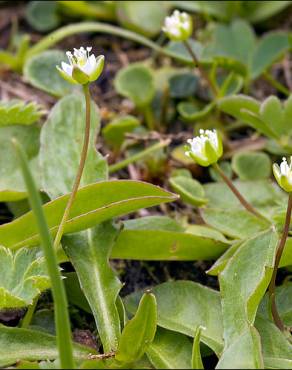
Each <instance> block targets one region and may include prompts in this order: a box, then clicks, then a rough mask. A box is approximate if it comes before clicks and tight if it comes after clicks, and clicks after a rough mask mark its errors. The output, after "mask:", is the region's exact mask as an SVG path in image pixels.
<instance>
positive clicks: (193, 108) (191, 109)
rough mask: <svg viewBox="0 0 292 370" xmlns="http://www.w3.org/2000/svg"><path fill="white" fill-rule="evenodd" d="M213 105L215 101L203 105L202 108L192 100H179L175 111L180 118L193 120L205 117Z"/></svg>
mask: <svg viewBox="0 0 292 370" xmlns="http://www.w3.org/2000/svg"><path fill="white" fill-rule="evenodd" d="M214 107H215V103H214V102H212V103H210V104H207V105H205V106H204V107H203V108H201V107H199V106H198V104H196V103H194V102H180V103H179V104H178V105H177V111H178V113H179V114H180V115H181V117H182V119H183V120H185V121H186V122H190V123H192V122H194V121H197V120H200V119H203V118H205V117H206V116H207V115H208V114H209V113H210V112H211V111H212V110H213V108H214Z"/></svg>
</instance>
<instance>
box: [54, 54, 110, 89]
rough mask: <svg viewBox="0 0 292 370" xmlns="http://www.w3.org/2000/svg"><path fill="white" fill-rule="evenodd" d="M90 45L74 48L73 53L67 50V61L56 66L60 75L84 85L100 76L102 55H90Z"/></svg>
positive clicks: (102, 62)
mask: <svg viewBox="0 0 292 370" xmlns="http://www.w3.org/2000/svg"><path fill="white" fill-rule="evenodd" d="M91 49H92V48H91V47H87V48H86V50H85V49H84V47H81V48H80V49H74V52H73V54H72V53H71V52H70V51H67V53H66V54H67V57H68V59H69V63H70V64H67V63H65V62H62V63H61V67H62V68H61V67H59V66H57V70H58V71H59V72H60V74H61V76H62V77H63V78H64V79H65V80H67V81H69V82H71V83H73V84H80V85H85V84H88V83H89V82H93V81H95V80H97V79H98V77H99V76H100V74H101V72H102V70H103V66H104V56H103V55H100V56H98V57H97V58H96V57H95V55H94V54H91V55H90V51H91Z"/></svg>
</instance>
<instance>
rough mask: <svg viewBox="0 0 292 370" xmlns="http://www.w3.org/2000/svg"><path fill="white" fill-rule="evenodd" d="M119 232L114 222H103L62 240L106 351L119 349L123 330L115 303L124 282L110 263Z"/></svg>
mask: <svg viewBox="0 0 292 370" xmlns="http://www.w3.org/2000/svg"><path fill="white" fill-rule="evenodd" d="M117 233H118V232H117V230H116V229H115V228H114V227H113V226H112V225H111V222H108V223H101V224H100V225H98V226H96V227H95V228H93V229H88V230H86V231H84V232H82V233H78V234H72V235H68V236H65V237H64V239H63V242H62V244H63V248H64V249H65V252H66V254H67V255H68V257H69V258H70V261H71V263H72V264H73V266H74V268H75V271H76V273H77V275H78V279H79V282H80V286H81V289H82V291H83V292H84V294H85V296H86V298H87V301H88V303H89V305H90V307H91V310H92V313H93V315H94V318H95V322H96V326H97V330H98V333H99V336H100V339H101V342H102V345H103V349H104V352H105V353H108V352H111V351H115V350H116V349H117V347H118V343H119V338H120V331H121V328H120V320H119V314H118V310H117V307H116V303H115V302H116V299H117V296H118V294H119V291H120V289H121V287H122V284H121V283H120V281H119V280H118V278H117V277H116V276H115V274H114V272H113V271H112V269H111V267H110V265H109V256H110V253H111V248H112V245H113V242H114V239H115V238H116V236H117Z"/></svg>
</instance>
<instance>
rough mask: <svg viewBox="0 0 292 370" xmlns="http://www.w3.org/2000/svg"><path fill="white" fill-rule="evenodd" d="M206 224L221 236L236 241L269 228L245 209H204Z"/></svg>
mask: <svg viewBox="0 0 292 370" xmlns="http://www.w3.org/2000/svg"><path fill="white" fill-rule="evenodd" d="M202 217H203V220H204V221H205V222H206V224H208V225H210V226H212V227H214V228H215V229H217V230H219V231H221V232H222V233H223V234H225V235H227V236H229V237H232V238H238V239H245V238H248V237H250V236H252V235H254V234H256V233H258V232H260V231H263V230H265V229H267V228H268V227H270V224H269V223H268V222H266V221H264V220H261V219H259V218H258V217H256V216H254V215H253V214H251V213H250V212H248V211H246V210H245V209H242V210H238V209H218V208H206V209H204V210H202Z"/></svg>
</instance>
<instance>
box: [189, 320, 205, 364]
mask: <svg viewBox="0 0 292 370" xmlns="http://www.w3.org/2000/svg"><path fill="white" fill-rule="evenodd" d="M202 330H204V328H202V327H201V326H198V327H197V329H196V331H195V335H194V342H193V349H192V369H204V365H203V362H202V357H201V351H200V339H201V332H202Z"/></svg>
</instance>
